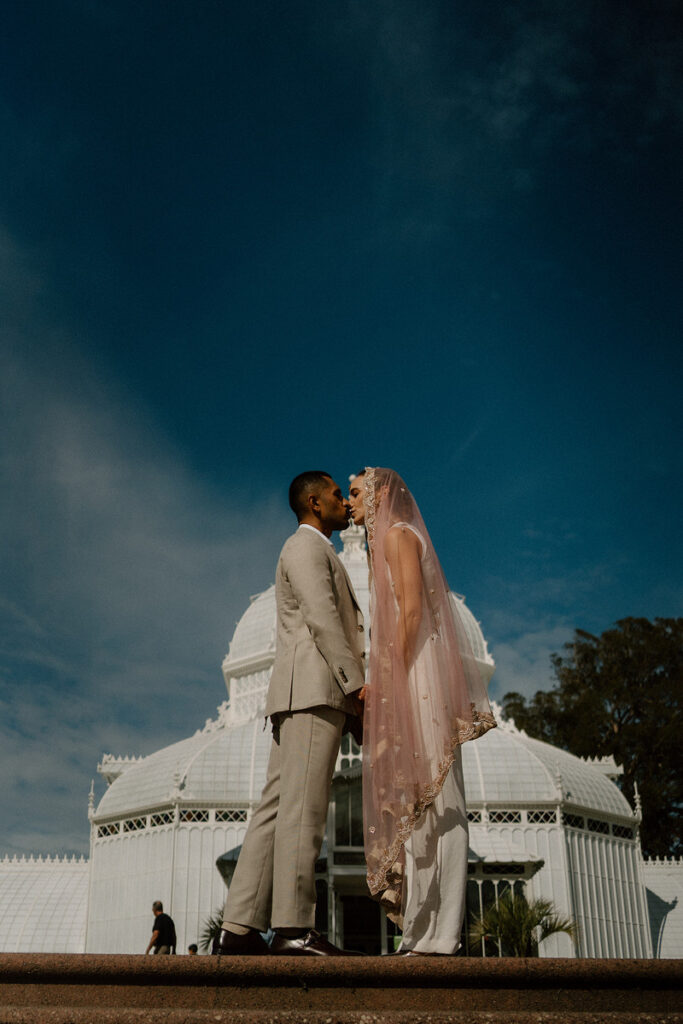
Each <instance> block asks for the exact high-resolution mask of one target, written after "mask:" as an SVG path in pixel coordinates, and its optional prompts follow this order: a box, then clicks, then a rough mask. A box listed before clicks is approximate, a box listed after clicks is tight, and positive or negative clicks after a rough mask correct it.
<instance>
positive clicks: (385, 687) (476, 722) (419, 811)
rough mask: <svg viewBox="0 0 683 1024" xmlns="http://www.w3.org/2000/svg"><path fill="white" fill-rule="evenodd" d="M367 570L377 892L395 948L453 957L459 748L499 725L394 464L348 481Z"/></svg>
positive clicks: (369, 846) (366, 779)
mask: <svg viewBox="0 0 683 1024" xmlns="http://www.w3.org/2000/svg"><path fill="white" fill-rule="evenodd" d="M349 501H350V504H351V516H352V518H353V521H354V522H355V523H356V524H357V525H363V524H364V525H365V529H366V533H367V539H368V558H369V562H370V573H371V596H370V623H371V624H370V662H369V668H368V683H367V686H366V687H364V689H363V691H361V695H362V697H363V698H364V702H365V716H364V726H363V817H364V828H365V858H366V862H367V868H368V886H369V888H370V893H371V894H372V895H373V896H374V897H375V899H377V900H379V901H380V902H381V903H382V904H383V905H384V906H385V908H386V909H387V912H388V914H389V916H390V917H391V918H392V920H394V921H396V922H397V923H398V924H399V925H400V926H401V927H402V930H403V938H402V941H401V946H400V948H399V952H400V953H403V954H407V955H417V954H429V953H431V954H442V955H444V954H445V955H448V954H453V953H455V952H457V950H458V948H459V946H460V932H461V929H462V922H463V918H464V913H465V888H466V882H467V848H468V831H467V813H466V808H465V794H464V786H463V778H462V758H461V750H460V747H461V745H462V744H463V743H464V742H465V741H466V740H472V739H476V738H477V737H478V736H482V735H483V734H484V733H485V732H487V731H488V730H489V729H492V728H493V727H494V726H495V724H496V723H495V720H494V718H493V715H492V714H491V708H490V705H489V702H488V698H487V696H486V688H485V685H484V683H483V681H482V678H481V675H480V672H479V668H478V666H477V663H476V661H475V659H474V655H473V653H472V649H471V647H470V644H469V641H468V639H467V636H466V634H465V630H464V628H463V625H462V622H461V620H460V615H459V613H458V611H457V608H456V606H455V605H454V603H453V602H452V599H451V597H450V595H449V589H448V585H447V583H446V580H445V578H444V575H443V571H442V569H441V565H440V563H439V560H438V558H437V556H436V553H435V551H434V548H433V546H432V543H431V540H430V538H429V534H428V533H427V530H426V528H425V525H424V522H423V520H422V516H421V515H420V511H419V509H418V507H417V504H416V503H415V499H414V498H413V496H412V494H411V493H410V491H409V490H408V488H407V487H406V485H405V484H404V482H403V480H402V479H401V477H400V476H399V475H398V474H397V473H395V472H394V471H393V470H391V469H379V468H374V467H369V468H366V469H364V470H363V471H362V472H361V473H359V474H358V476H356V477H354V478H353V479H352V481H351V487H350V494H349Z"/></svg>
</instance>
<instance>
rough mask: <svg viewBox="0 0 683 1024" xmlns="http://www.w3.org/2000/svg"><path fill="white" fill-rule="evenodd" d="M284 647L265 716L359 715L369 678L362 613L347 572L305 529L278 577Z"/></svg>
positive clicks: (278, 651) (283, 558)
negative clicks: (330, 711)
mask: <svg viewBox="0 0 683 1024" xmlns="http://www.w3.org/2000/svg"><path fill="white" fill-rule="evenodd" d="M275 598H276V603H277V641H276V648H275V662H274V664H273V672H272V675H271V677H270V686H269V688H268V696H267V698H266V712H265V713H266V716H268V715H274V714H277V713H278V712H282V711H301V710H303V709H304V708H312V707H319V706H321V705H326V706H327V707H331V708H339V710H341V711H346V712H347V713H352V712H353V711H354V706H353V702H352V700H351V697H350V694H352V693H354V692H355V691H357V690H359V689H360V688H361V686H362V685H363V682H364V676H365V631H364V624H363V613H362V612H361V610H360V608H359V606H358V602H357V600H356V595H355V594H354V592H353V587H352V585H351V581H350V579H349V577H348V574H347V572H346V569H345V568H344V566H343V565H342V563H341V561H340V560H339V558H338V556H337V554H336V552H335V550H334V548H332V547H331V545H330V544H328V543H327V541H326V540H325V538H324V537H323V536H322V534H321V535H320V536H317V535H316V532H315V531H313V530H310V529H299V530H297V532H296V533H295V534H293V536H291V537H290V538H289V540H287V541H286V542H285V546H284V547H283V549H282V553H281V554H280V560H279V561H278V565H277V573H276V576H275Z"/></svg>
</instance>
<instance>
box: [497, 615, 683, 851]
mask: <svg viewBox="0 0 683 1024" xmlns="http://www.w3.org/2000/svg"><path fill="white" fill-rule="evenodd" d="M565 651H566V653H565V654H564V655H560V654H554V655H553V656H552V663H553V668H554V671H555V676H556V678H557V684H556V685H555V686H554V687H553V689H552V690H550V691H543V690H539V691H538V692H537V693H536V694H534V696H533V697H531V698H529V699H528V700H527V699H526V698H525V697H523V696H522V695H521V694H519V693H507V694H506V695H505V697H504V698H503V710H504V712H505V714H506V716H507V717H508V718H514V720H515V722H516V724H517V725H518V726H519V727H520V728H522V729H524V730H525V731H526V732H528V733H529V735H530V736H534V737H536V738H538V739H541V740H545V741H546V742H548V743H552V744H553V745H555V746H558V747H563V748H564V749H565V750H569V751H571V753H573V754H578V755H579V756H580V757H604V756H605V755H609V754H613V755H614V758H615V760H616V762H617V764H620V765H622V767H623V769H624V774H623V776H622V777H621V780H620V785H621V787H622V789H623V792H624V794H625V796H626V797H627V799H628V800H629V802H630V803H631V805H632V806H633V803H634V796H635V785H636V784H637V786H638V790H639V792H640V795H641V798H642V810H643V822H642V825H641V841H642V846H643V852H644V853H645V854H646V855H647V856H657V857H664V856H668V855H680V854H681V853H683V845H682V841H681V804H682V803H683V781H682V777H681V776H682V773H681V771H680V763H681V757H680V746H681V739H682V728H681V726H682V723H681V691H682V689H683V619H655V620H654V622H650V621H649V620H648V619H640V618H639V619H635V618H629V619H620V620H619V621H618V622H617V623H616V625H615V627H614V628H612V629H608V630H606V631H605V632H604V633H602V634H601V635H600V636H593V635H592V634H591V633H586V632H584V631H583V630H580V629H577V630H575V633H574V640H573V642H571V643H568V644H565Z"/></svg>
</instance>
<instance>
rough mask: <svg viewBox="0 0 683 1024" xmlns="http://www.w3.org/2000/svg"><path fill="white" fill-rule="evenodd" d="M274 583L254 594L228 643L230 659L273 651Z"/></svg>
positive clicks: (250, 656)
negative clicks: (260, 592) (261, 591)
mask: <svg viewBox="0 0 683 1024" xmlns="http://www.w3.org/2000/svg"><path fill="white" fill-rule="evenodd" d="M275 627H276V623H275V585H274V584H273V585H272V586H270V587H268V589H267V590H264V591H263V593H262V594H256V595H255V596H254V597H252V599H251V603H250V605H249V607H248V608H247V610H246V611H245V613H244V615H243V616H242V618H241V619H240V620H239V622H238V623H237V627H236V629H235V632H234V633H233V636H232V641H231V643H230V654H229V655H228V657H229V658H230V661H233V662H241V661H243V660H245V659H247V658H253V657H255V656H258V655H262V654H264V653H265V652H266V651H270V650H272V651H273V653H275Z"/></svg>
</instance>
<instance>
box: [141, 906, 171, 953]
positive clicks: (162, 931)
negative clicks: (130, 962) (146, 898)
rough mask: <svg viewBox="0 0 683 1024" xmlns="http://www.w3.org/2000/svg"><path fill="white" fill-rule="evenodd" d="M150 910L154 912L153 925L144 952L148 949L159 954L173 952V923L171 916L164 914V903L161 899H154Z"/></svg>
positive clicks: (147, 951)
mask: <svg viewBox="0 0 683 1024" xmlns="http://www.w3.org/2000/svg"><path fill="white" fill-rule="evenodd" d="M152 912H153V914H154V927H153V931H152V938H151V939H150V940H149V944H148V946H147V949H146V950H145V953H146V954H147V953H149V951H150V949H151V950H153V951H154V952H155V953H161V954H168V953H175V947H176V937H175V925H174V924H173V920H172V918H170V917H169V916H168V914H164V905H163V903H162V902H161V900H155V901H154V903H153V904H152Z"/></svg>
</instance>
